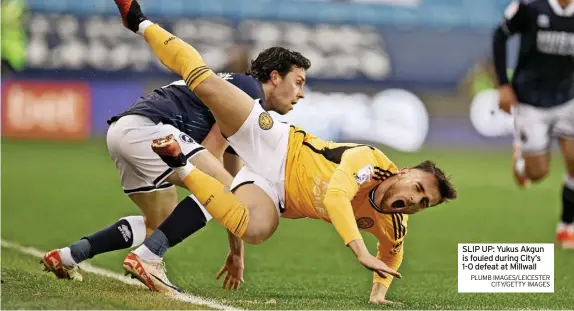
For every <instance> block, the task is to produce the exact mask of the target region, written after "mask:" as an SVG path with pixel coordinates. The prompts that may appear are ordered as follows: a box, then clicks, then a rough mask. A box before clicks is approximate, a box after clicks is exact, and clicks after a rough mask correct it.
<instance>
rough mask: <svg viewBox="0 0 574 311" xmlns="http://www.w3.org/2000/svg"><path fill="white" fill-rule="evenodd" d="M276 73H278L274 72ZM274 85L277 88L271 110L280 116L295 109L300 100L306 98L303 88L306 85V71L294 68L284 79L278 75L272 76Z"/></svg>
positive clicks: (272, 99) (273, 92)
mask: <svg viewBox="0 0 574 311" xmlns="http://www.w3.org/2000/svg"><path fill="white" fill-rule="evenodd" d="M274 73H276V72H274ZM271 79H272V83H273V85H274V86H275V87H274V89H273V91H272V93H271V96H270V98H269V100H270V101H271V103H270V104H271V105H270V106H271V108H272V110H274V111H275V112H277V113H279V114H286V113H287V112H289V111H291V110H292V109H293V105H295V104H297V101H299V99H301V98H303V97H304V96H305V92H304V90H303V86H304V85H305V79H306V73H305V69H302V68H299V67H295V66H293V69H291V71H290V72H289V73H287V74H286V75H285V76H284V77H281V75H279V74H278V73H276V74H272V75H271Z"/></svg>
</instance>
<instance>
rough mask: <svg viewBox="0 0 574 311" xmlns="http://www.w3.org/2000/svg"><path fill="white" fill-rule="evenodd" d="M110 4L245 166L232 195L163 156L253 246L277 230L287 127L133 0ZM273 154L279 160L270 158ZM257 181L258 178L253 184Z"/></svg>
mask: <svg viewBox="0 0 574 311" xmlns="http://www.w3.org/2000/svg"><path fill="white" fill-rule="evenodd" d="M115 2H116V4H117V5H118V8H119V9H120V13H121V16H122V20H123V22H124V24H125V25H126V27H127V28H129V29H130V30H132V31H134V32H136V33H138V34H140V35H143V36H144V38H145V39H146V41H147V42H148V44H149V45H150V47H151V48H152V50H153V51H154V53H155V54H156V56H157V57H158V58H159V59H160V60H161V62H162V63H163V64H164V65H165V66H166V67H168V68H169V69H171V70H172V71H173V72H175V73H177V74H179V75H180V76H181V77H183V79H184V80H185V81H186V83H187V85H188V86H189V87H190V88H191V89H192V90H193V92H194V93H195V94H196V95H197V96H198V97H199V98H200V99H201V100H202V102H203V103H204V104H205V105H206V106H207V107H209V109H210V110H211V111H212V113H213V115H214V116H215V119H216V120H217V123H218V124H219V127H220V129H221V133H222V134H223V135H224V136H225V137H227V138H228V141H229V143H230V145H231V146H232V147H233V148H234V149H235V150H236V151H237V153H238V154H239V155H240V156H241V158H242V160H243V161H244V162H245V164H246V166H247V168H246V171H244V172H246V174H245V175H252V176H250V177H252V178H249V179H251V180H249V181H248V182H247V183H245V184H241V185H235V186H236V187H233V188H236V189H233V190H234V193H235V195H236V196H235V195H234V194H233V193H232V192H231V191H230V189H229V188H228V187H224V186H222V185H221V183H219V182H218V181H217V180H215V179H213V178H212V177H210V176H208V175H207V174H205V173H204V172H202V171H201V170H199V169H197V168H195V167H193V166H190V165H186V164H185V163H184V162H182V161H181V160H182V159H181V157H179V158H172V157H170V154H169V153H167V154H165V156H164V157H163V159H164V161H165V162H166V163H167V164H168V165H169V166H170V167H173V168H174V170H175V171H176V172H177V173H178V174H179V176H180V177H181V178H182V179H183V180H184V182H185V185H186V186H187V188H188V189H190V191H191V192H192V193H193V194H194V195H195V196H196V197H197V198H198V200H199V201H200V202H201V203H202V204H203V205H204V207H205V208H206V210H207V211H208V212H209V213H210V214H211V216H213V218H214V219H216V220H217V221H218V222H219V223H221V224H222V225H223V226H225V227H226V228H227V229H228V230H229V231H230V232H231V233H233V234H234V235H236V236H237V237H239V238H241V239H243V240H244V241H246V242H248V243H253V244H257V243H260V242H262V241H263V240H265V239H267V238H268V237H269V236H271V234H272V233H273V232H274V231H275V229H276V227H277V224H278V221H279V220H278V214H277V209H278V208H280V202H281V200H282V196H284V193H277V191H274V190H273V189H275V187H277V185H279V184H282V183H283V181H284V171H282V169H283V170H284V165H285V159H286V153H287V143H288V142H287V140H288V135H289V125H287V124H283V123H277V124H274V122H273V119H272V118H271V116H270V115H269V114H268V113H267V112H265V111H264V110H263V109H262V108H261V107H260V106H259V105H257V104H256V102H255V101H254V100H253V99H252V98H251V97H249V96H248V95H247V94H246V93H244V92H243V91H241V90H240V89H238V88H237V87H235V86H234V85H232V84H230V83H228V82H226V81H225V80H223V79H222V78H220V77H218V76H217V75H214V74H213V72H212V71H211V70H210V69H209V68H208V67H207V66H206V64H205V62H204V61H203V59H202V57H201V56H200V55H199V53H198V52H197V51H196V50H195V48H193V47H192V46H190V45H188V44H187V43H185V42H184V41H182V40H181V39H179V38H177V37H175V36H174V35H173V34H171V33H169V32H167V31H166V30H164V29H162V28H161V27H160V26H159V25H157V24H153V23H152V22H150V21H149V20H148V19H147V18H146V17H145V16H144V15H143V13H142V12H141V9H140V7H139V4H138V3H137V1H135V0H115ZM274 154H277V155H279V156H277V157H273V155H274ZM183 165H185V166H183ZM251 171H252V172H251ZM241 174H242V173H240V175H241ZM258 177H259V180H254V179H257V178H258ZM236 180H237V179H236ZM270 180H273V182H271V181H270ZM238 198H239V199H238ZM241 202H244V203H245V204H243V203H241Z"/></svg>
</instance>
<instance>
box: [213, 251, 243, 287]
mask: <svg viewBox="0 0 574 311" xmlns="http://www.w3.org/2000/svg"><path fill="white" fill-rule="evenodd" d="M243 268H244V265H243V254H242V253H241V254H233V253H231V252H230V253H229V254H228V255H227V258H226V259H225V264H223V268H221V270H219V272H218V273H217V276H216V279H218V280H219V278H221V276H222V275H223V274H225V278H223V288H226V289H230V290H236V289H239V287H240V286H241V283H243V282H245V281H244V280H243Z"/></svg>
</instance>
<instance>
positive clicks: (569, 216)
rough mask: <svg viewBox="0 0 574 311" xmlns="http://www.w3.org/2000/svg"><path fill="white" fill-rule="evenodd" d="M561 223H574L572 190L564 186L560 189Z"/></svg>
mask: <svg viewBox="0 0 574 311" xmlns="http://www.w3.org/2000/svg"><path fill="white" fill-rule="evenodd" d="M562 222H563V223H566V224H571V223H574V190H572V189H570V188H568V187H567V186H566V185H564V187H563V188H562Z"/></svg>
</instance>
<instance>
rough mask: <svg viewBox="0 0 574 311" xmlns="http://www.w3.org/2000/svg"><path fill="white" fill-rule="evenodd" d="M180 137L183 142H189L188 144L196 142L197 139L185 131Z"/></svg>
mask: <svg viewBox="0 0 574 311" xmlns="http://www.w3.org/2000/svg"><path fill="white" fill-rule="evenodd" d="M179 139H180V140H181V141H182V142H184V143H188V144H191V143H193V142H195V141H194V140H193V138H191V136H189V135H187V134H185V133H181V134H179Z"/></svg>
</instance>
